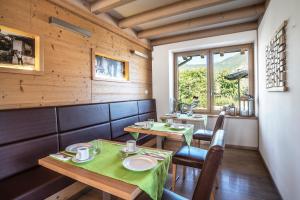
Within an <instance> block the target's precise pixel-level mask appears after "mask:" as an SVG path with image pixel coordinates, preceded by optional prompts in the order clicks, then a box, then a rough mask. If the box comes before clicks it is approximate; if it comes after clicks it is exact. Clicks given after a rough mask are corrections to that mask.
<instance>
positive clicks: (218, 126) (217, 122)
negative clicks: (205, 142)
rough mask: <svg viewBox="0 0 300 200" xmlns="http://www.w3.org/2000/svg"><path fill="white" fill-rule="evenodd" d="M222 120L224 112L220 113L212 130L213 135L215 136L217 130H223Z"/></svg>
mask: <svg viewBox="0 0 300 200" xmlns="http://www.w3.org/2000/svg"><path fill="white" fill-rule="evenodd" d="M224 118H225V111H222V112H220V114H219V116H218V118H217V121H216V123H215V127H214V130H213V133H214V134H215V133H216V132H217V131H218V130H219V129H222V128H223V124H224Z"/></svg>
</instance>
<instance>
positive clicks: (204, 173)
mask: <svg viewBox="0 0 300 200" xmlns="http://www.w3.org/2000/svg"><path fill="white" fill-rule="evenodd" d="M224 146H225V144H224V131H223V130H219V131H217V132H216V134H215V136H214V138H213V140H212V143H211V145H210V147H209V150H208V151H207V154H206V157H205V160H204V163H203V165H202V170H201V173H200V176H199V179H198V181H197V185H196V187H195V190H194V194H193V198H192V200H209V199H214V191H213V189H214V181H215V178H216V175H217V172H218V169H219V166H220V165H221V162H222V158H223V153H224ZM148 199H150V198H149V197H148V196H147V195H146V194H145V193H142V194H141V195H140V196H138V198H137V200H148ZM162 200H187V199H186V198H185V197H182V196H180V195H178V194H176V193H174V192H172V191H170V190H167V189H164V193H163V196H162Z"/></svg>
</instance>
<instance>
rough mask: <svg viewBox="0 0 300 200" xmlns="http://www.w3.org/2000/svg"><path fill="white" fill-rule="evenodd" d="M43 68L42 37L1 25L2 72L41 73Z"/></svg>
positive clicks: (0, 62) (0, 65) (0, 51)
mask: <svg viewBox="0 0 300 200" xmlns="http://www.w3.org/2000/svg"><path fill="white" fill-rule="evenodd" d="M43 70H44V66H43V51H42V47H41V39H40V37H39V36H37V35H34V34H31V33H26V32H23V31H20V30H16V29H13V28H9V27H6V26H2V25H0V72H8V73H25V74H39V73H40V72H42V71H43Z"/></svg>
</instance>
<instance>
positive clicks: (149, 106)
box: [138, 99, 156, 114]
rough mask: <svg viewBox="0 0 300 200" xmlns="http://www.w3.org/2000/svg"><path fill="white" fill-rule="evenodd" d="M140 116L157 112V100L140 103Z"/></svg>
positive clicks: (141, 101)
mask: <svg viewBox="0 0 300 200" xmlns="http://www.w3.org/2000/svg"><path fill="white" fill-rule="evenodd" d="M138 109H139V114H144V113H150V112H155V111H156V106H155V100H154V99H147V100H140V101H138Z"/></svg>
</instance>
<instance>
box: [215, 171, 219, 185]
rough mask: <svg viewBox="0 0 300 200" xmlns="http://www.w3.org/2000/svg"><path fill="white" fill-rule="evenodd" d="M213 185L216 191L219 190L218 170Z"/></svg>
mask: <svg viewBox="0 0 300 200" xmlns="http://www.w3.org/2000/svg"><path fill="white" fill-rule="evenodd" d="M215 184H216V186H215V188H216V190H217V189H219V170H218V171H217V175H216V179H215Z"/></svg>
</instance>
